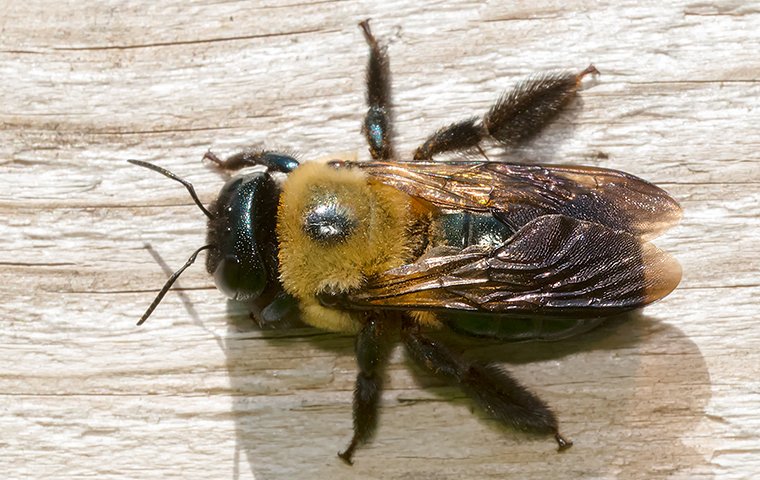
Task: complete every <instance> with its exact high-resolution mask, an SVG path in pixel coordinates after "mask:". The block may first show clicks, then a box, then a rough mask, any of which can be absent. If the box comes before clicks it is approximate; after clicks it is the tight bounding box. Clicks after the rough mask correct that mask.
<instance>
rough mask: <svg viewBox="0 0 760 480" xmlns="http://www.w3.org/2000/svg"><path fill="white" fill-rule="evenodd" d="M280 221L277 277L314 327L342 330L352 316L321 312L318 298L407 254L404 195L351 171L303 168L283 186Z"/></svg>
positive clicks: (309, 165)
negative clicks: (278, 273) (297, 300)
mask: <svg viewBox="0 0 760 480" xmlns="http://www.w3.org/2000/svg"><path fill="white" fill-rule="evenodd" d="M277 217H278V223H277V237H278V239H279V247H280V250H279V263H280V279H281V281H282V284H283V287H284V288H285V290H286V291H287V292H288V293H290V294H291V295H293V296H295V297H296V298H298V299H299V301H300V303H301V306H302V310H303V311H304V316H305V318H304V320H305V321H306V322H307V323H311V324H312V325H318V326H320V327H322V328H327V329H330V330H336V329H340V328H344V329H345V327H346V324H351V323H352V320H351V318H350V316H351V314H349V313H345V312H338V311H336V310H331V309H326V308H325V307H322V306H321V305H319V302H318V301H317V295H318V294H320V293H322V292H330V293H335V292H346V291H350V290H351V289H354V288H358V287H359V286H361V285H362V284H363V282H364V281H365V279H366V278H368V277H370V276H372V275H376V274H378V273H381V272H383V271H385V270H387V269H389V268H392V267H395V266H398V265H401V264H402V263H403V262H404V260H406V259H407V257H408V251H409V245H408V243H409V242H408V241H407V238H406V234H405V230H406V225H407V224H408V223H409V221H410V213H409V199H408V197H407V196H406V195H405V194H403V193H401V192H399V191H397V190H395V189H393V188H390V187H387V186H384V185H381V184H376V183H374V182H370V181H368V178H367V177H366V176H365V175H364V174H362V173H361V172H359V171H356V170H351V169H335V168H333V167H330V166H329V165H326V164H319V163H306V164H303V165H301V166H300V167H299V168H297V169H296V170H294V171H293V172H292V173H290V174H289V175H288V178H287V180H286V181H285V184H284V185H283V189H282V194H281V195H280V206H279V209H278V213H277ZM341 315H343V319H342V320H340V317H341ZM328 317H329V318H328ZM333 318H337V319H333ZM325 323H329V324H328V325H325ZM336 323H337V324H336ZM338 324H340V327H339V326H338ZM353 329H354V328H353V327H351V328H348V330H349V331H350V330H353Z"/></svg>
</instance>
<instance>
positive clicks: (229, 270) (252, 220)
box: [206, 172, 277, 301]
mask: <svg viewBox="0 0 760 480" xmlns="http://www.w3.org/2000/svg"><path fill="white" fill-rule="evenodd" d="M276 198H277V186H276V185H275V182H274V180H273V179H272V177H271V176H270V175H269V174H268V173H265V172H256V173H253V174H249V175H241V176H237V177H233V178H232V179H230V181H228V182H227V183H226V184H225V185H224V187H223V188H222V190H221V192H220V193H219V197H218V199H217V201H216V202H215V203H214V205H213V206H212V211H213V214H214V215H213V217H212V218H211V219H209V225H208V240H209V243H210V244H214V245H215V246H216V248H214V249H212V250H210V251H209V255H208V257H207V260H206V269H207V270H208V272H209V273H211V274H212V275H213V276H214V281H215V283H216V286H217V287H218V288H219V290H221V291H222V292H224V293H225V294H226V295H227V296H228V297H229V298H231V299H233V300H238V301H250V300H255V299H256V298H257V297H259V295H261V293H262V292H263V291H264V289H265V288H266V287H267V286H268V285H269V284H271V283H273V282H274V281H276V280H275V279H276V275H277V260H276V249H277V247H276V244H275V241H274V238H275V235H274V225H275V220H274V217H275V214H276V211H277V210H276V209H277V200H276Z"/></svg>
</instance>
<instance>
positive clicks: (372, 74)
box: [359, 19, 393, 160]
mask: <svg viewBox="0 0 760 480" xmlns="http://www.w3.org/2000/svg"><path fill="white" fill-rule="evenodd" d="M359 26H360V27H361V29H362V31H363V32H364V39H365V40H366V41H367V45H369V61H368V62H367V106H368V107H369V109H368V110H367V115H366V116H365V117H364V125H363V126H362V133H364V136H365V137H366V138H367V143H368V144H369V153H370V155H372V158H373V159H375V160H387V159H390V158H392V157H393V146H392V145H391V133H392V132H391V81H390V78H391V74H390V68H389V61H388V53H387V51H386V48H385V47H380V45H379V44H378V42H377V39H375V36H374V35H372V31H371V30H370V28H369V19H367V20H364V21H362V22H360V23H359Z"/></svg>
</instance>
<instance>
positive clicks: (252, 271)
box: [129, 155, 298, 325]
mask: <svg viewBox="0 0 760 480" xmlns="http://www.w3.org/2000/svg"><path fill="white" fill-rule="evenodd" d="M283 159H287V160H288V161H287V162H285V160H283ZM129 162H130V163H133V164H135V165H139V166H141V167H145V168H149V169H151V170H154V171H156V172H158V173H161V174H162V175H164V176H166V177H169V178H171V179H172V180H176V181H178V182H180V183H182V184H183V185H184V186H185V187H186V188H187V190H188V192H190V196H191V197H192V198H193V200H194V201H195V203H196V205H198V207H199V208H200V209H201V210H202V211H203V213H204V214H205V215H206V216H207V217H208V234H207V240H208V244H207V245H204V246H203V247H201V248H199V249H198V250H196V251H195V252H194V253H193V254H192V255H191V256H190V258H189V259H188V261H187V263H185V265H184V266H183V267H182V268H180V269H179V270H177V271H176V272H174V274H173V275H172V276H171V277H170V278H169V280H168V281H167V282H166V284H165V285H164V287H163V288H162V289H161V291H160V292H159V293H158V295H157V296H156V298H155V300H153V303H151V305H150V306H149V307H148V309H147V311H146V312H145V314H144V315H143V316H142V318H141V319H140V321H139V322H138V325H140V324H142V323H143V322H144V321H145V320H147V319H148V317H149V316H150V315H151V313H153V310H154V309H155V308H156V306H158V304H159V303H160V302H161V300H162V299H163V297H164V295H166V292H168V291H169V289H170V288H171V286H172V285H173V284H174V282H175V281H176V280H177V278H178V277H179V276H180V275H181V274H182V272H184V271H185V269H186V268H187V267H189V266H190V265H192V264H193V262H195V259H196V257H197V256H198V253H200V252H201V251H202V250H208V251H209V253H208V256H207V259H206V269H207V270H208V272H209V273H210V274H211V275H213V277H214V281H215V283H216V286H217V288H219V290H221V291H222V292H223V293H224V294H225V295H227V296H228V297H229V298H231V299H233V300H237V301H245V302H250V301H253V300H256V299H257V298H258V297H259V296H260V295H261V294H262V293H263V292H264V291H265V290H267V287H272V288H274V287H276V286H277V285H279V281H278V279H277V275H278V268H277V250H278V248H277V236H276V233H275V226H276V224H277V205H278V200H279V195H280V192H279V187H278V186H277V183H276V182H275V180H274V178H273V177H272V175H271V174H270V171H272V170H275V171H280V172H287V171H289V170H290V169H291V168H295V166H297V165H298V163H297V162H296V161H295V160H294V159H292V158H290V157H284V156H282V158H280V156H274V155H273V156H270V157H266V158H264V162H262V164H263V165H264V166H266V167H267V170H266V171H256V172H252V173H246V174H242V175H237V176H235V177H233V178H231V179H230V180H229V181H228V182H227V183H226V184H225V185H224V187H222V190H221V191H220V192H219V196H218V197H217V199H216V201H215V202H214V203H213V204H212V205H211V208H210V209H206V207H204V206H203V204H202V203H201V202H200V200H199V199H198V197H197V195H196V194H195V190H194V189H193V186H192V185H191V184H190V183H189V182H187V181H186V180H183V179H181V178H179V177H177V176H176V175H174V174H173V173H171V172H169V171H168V170H165V169H163V168H161V167H158V166H156V165H153V164H150V163H147V162H141V161H138V160H129ZM269 290H270V291H271V288H270V289H269Z"/></svg>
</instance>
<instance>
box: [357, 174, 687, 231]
mask: <svg viewBox="0 0 760 480" xmlns="http://www.w3.org/2000/svg"><path fill="white" fill-rule="evenodd" d="M345 165H347V166H350V167H353V168H360V169H362V170H364V171H366V172H367V173H368V174H369V175H370V176H372V177H373V178H375V179H376V180H378V181H380V182H382V183H385V184H387V185H390V186H393V187H395V188H397V189H399V190H401V191H403V192H406V193H407V194H409V195H412V196H414V197H417V198H422V199H424V200H427V201H429V202H431V203H433V204H434V205H436V206H438V207H440V208H444V209H463V210H470V211H481V212H491V213H492V214H493V215H494V216H496V217H498V218H499V219H500V220H501V221H503V222H504V223H505V224H507V225H508V226H510V227H511V228H512V229H513V230H517V229H519V228H520V227H522V226H524V225H526V224H528V222H530V221H532V220H535V219H536V218H539V217H541V216H544V215H551V214H560V215H565V216H568V217H572V218H575V219H578V220H583V221H587V222H595V223H600V224H602V225H605V226H607V227H609V228H611V229H614V230H625V231H627V232H629V233H631V234H633V235H634V236H637V237H642V238H645V239H651V238H655V237H656V236H658V235H660V234H661V233H662V232H664V231H665V230H667V229H668V228H669V227H671V226H672V225H674V224H676V223H677V222H678V220H679V219H680V218H681V207H680V206H679V205H678V202H676V201H675V200H674V199H673V198H672V197H671V196H670V195H668V193H667V192H665V191H664V190H662V189H661V188H659V187H657V186H655V185H653V184H651V183H649V182H646V181H645V180H642V179H640V178H638V177H635V176H633V175H629V174H627V173H623V172H619V171H616V170H609V169H603V168H596V167H583V166H561V165H527V164H511V163H501V162H398V163H392V162H346V163H345Z"/></svg>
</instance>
